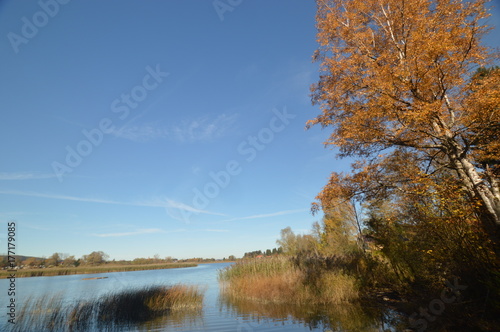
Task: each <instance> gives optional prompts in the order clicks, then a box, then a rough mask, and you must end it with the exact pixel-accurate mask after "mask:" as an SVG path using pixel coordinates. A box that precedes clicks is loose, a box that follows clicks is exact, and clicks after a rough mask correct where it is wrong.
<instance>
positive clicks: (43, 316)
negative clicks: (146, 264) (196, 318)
mask: <svg viewBox="0 0 500 332" xmlns="http://www.w3.org/2000/svg"><path fill="white" fill-rule="evenodd" d="M202 305H203V291H202V290H200V289H199V288H198V287H196V286H186V285H175V286H171V287H167V286H150V287H146V288H141V289H135V290H125V291H122V292H118V293H112V294H108V295H105V296H102V297H100V298H97V299H95V300H92V301H83V300H82V301H77V302H76V303H70V304H68V303H67V302H66V303H65V301H63V299H62V297H61V296H60V295H55V296H52V297H42V298H38V299H29V300H28V301H27V302H26V304H24V306H23V307H22V308H21V310H20V312H19V315H18V317H17V322H16V324H15V325H14V328H13V330H12V331H89V330H103V329H105V330H110V329H111V330H112V329H113V328H118V327H122V326H131V325H138V324H141V323H145V322H148V321H151V320H154V319H157V318H159V317H164V316H169V315H171V314H173V313H179V312H183V313H194V314H196V313H197V312H199V311H201V308H202ZM178 316H179V315H178Z"/></svg>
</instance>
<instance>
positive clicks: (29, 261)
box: [22, 257, 40, 267]
mask: <svg viewBox="0 0 500 332" xmlns="http://www.w3.org/2000/svg"><path fill="white" fill-rule="evenodd" d="M22 264H23V265H25V266H29V267H34V266H38V265H40V261H39V260H38V259H36V258H35V257H29V258H26V259H25V260H24V261H23V263H22Z"/></svg>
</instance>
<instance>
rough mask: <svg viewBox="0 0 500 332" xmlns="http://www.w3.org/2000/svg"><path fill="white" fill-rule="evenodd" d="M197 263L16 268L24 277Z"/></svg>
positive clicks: (5, 273) (3, 274) (4, 274)
mask: <svg viewBox="0 0 500 332" xmlns="http://www.w3.org/2000/svg"><path fill="white" fill-rule="evenodd" d="M195 266H197V264H195V263H166V264H147V265H113V264H106V265H102V266H79V267H50V268H44V269H22V270H16V278H23V277H49V276H63V275H71V274H94V273H109V272H130V271H143V270H162V269H177V268H182V267H195ZM10 274H12V272H9V271H0V278H7V277H8V276H9V275H10Z"/></svg>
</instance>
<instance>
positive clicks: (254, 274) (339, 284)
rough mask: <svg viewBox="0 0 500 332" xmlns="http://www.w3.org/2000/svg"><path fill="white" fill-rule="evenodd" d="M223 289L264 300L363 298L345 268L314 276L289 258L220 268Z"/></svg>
mask: <svg viewBox="0 0 500 332" xmlns="http://www.w3.org/2000/svg"><path fill="white" fill-rule="evenodd" d="M218 277H219V281H220V282H221V284H222V291H223V292H224V293H225V294H226V295H230V296H232V297H235V298H243V299H249V300H253V301H258V302H261V303H289V304H304V305H313V304H314V305H317V304H335V303H345V302H353V301H356V300H357V299H358V298H359V286H358V282H357V280H356V279H355V278H354V277H352V276H350V275H348V274H346V273H344V271H343V270H342V269H333V270H326V269H324V270H320V271H319V272H318V273H317V274H316V275H314V276H311V274H310V273H309V271H307V270H305V269H303V268H300V267H299V266H298V265H297V264H295V262H294V261H293V260H292V259H290V258H288V257H280V256H278V257H270V258H264V259H249V260H243V261H240V262H237V263H236V264H234V265H231V266H229V267H227V268H225V269H223V270H220V271H219V275H218Z"/></svg>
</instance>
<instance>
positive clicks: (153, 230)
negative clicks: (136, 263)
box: [91, 228, 229, 237]
mask: <svg viewBox="0 0 500 332" xmlns="http://www.w3.org/2000/svg"><path fill="white" fill-rule="evenodd" d="M184 232H216V233H225V232H229V230H227V229H197V230H187V229H176V230H172V231H165V230H163V229H160V228H145V229H138V230H136V231H132V232H121V233H93V234H91V235H92V236H96V237H122V236H134V235H142V234H154V233H184Z"/></svg>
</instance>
